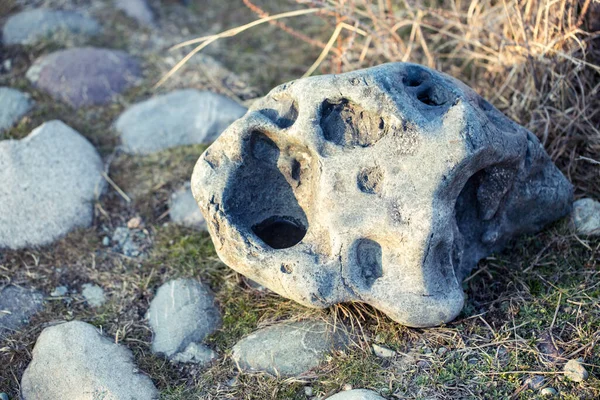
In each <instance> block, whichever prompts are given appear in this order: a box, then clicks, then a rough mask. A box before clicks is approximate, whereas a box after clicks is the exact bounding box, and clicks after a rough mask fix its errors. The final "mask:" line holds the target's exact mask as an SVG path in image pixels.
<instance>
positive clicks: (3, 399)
mask: <svg viewBox="0 0 600 400" xmlns="http://www.w3.org/2000/svg"><path fill="white" fill-rule="evenodd" d="M0 400H9V398H8V395H7V394H6V393H0Z"/></svg>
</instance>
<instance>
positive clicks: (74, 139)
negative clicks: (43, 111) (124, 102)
mask: <svg viewBox="0 0 600 400" xmlns="http://www.w3.org/2000/svg"><path fill="white" fill-rule="evenodd" d="M102 171H103V164H102V160H101V159H100V156H99V155H98V152H97V151H96V149H95V148H94V146H92V144H91V143H90V142H88V141H87V140H86V139H85V138H84V137H83V136H81V135H80V134H79V133H78V132H76V131H75V130H73V129H71V128H70V127H68V126H67V125H65V124H64V123H62V122H61V121H50V122H46V123H44V124H43V125H40V126H39V127H37V128H36V129H34V130H33V131H32V132H31V133H30V134H29V136H27V137H26V138H24V139H22V140H3V141H0V182H1V184H0V248H4V247H8V248H12V249H17V248H22V247H27V246H39V245H45V244H48V243H50V242H52V241H53V240H55V239H57V238H58V237H60V236H63V235H65V234H66V233H67V232H69V231H70V230H72V229H74V228H77V227H86V226H89V225H90V224H91V222H92V217H93V201H94V200H95V199H96V198H97V196H98V195H99V194H100V193H101V192H102V190H103V189H104V186H105V184H106V183H105V182H104V179H103V178H102Z"/></svg>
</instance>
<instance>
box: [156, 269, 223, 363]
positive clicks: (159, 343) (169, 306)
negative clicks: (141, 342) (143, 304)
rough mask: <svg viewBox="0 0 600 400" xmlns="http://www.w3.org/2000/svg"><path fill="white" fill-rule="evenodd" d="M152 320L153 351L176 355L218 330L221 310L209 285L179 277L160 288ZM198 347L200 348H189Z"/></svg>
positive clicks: (170, 356) (184, 356) (183, 356)
mask: <svg viewBox="0 0 600 400" xmlns="http://www.w3.org/2000/svg"><path fill="white" fill-rule="evenodd" d="M148 322H149V325H150V327H151V328H152V332H154V338H153V339H152V352H153V353H156V354H164V355H165V356H167V357H168V358H172V357H173V356H175V355H176V354H177V353H181V352H185V351H186V349H187V348H188V346H189V345H190V344H191V343H201V342H202V340H204V338H205V337H206V336H208V335H210V334H211V333H213V332H214V331H215V330H217V329H218V328H219V326H220V324H221V314H220V312H219V309H218V308H217V306H216V304H215V299H214V296H213V294H212V292H211V291H210V289H209V288H208V287H206V286H205V285H203V284H202V283H200V282H198V281H195V280H193V279H176V280H172V281H169V282H166V283H165V284H163V285H162V286H161V287H160V288H158V290H157V291H156V296H155V297H154V299H152V301H151V302H150V309H149V311H148ZM194 350H198V348H192V349H190V350H189V351H194ZM181 357H182V358H179V360H182V359H183V358H186V357H187V356H186V355H185V354H184V355H182V356H181Z"/></svg>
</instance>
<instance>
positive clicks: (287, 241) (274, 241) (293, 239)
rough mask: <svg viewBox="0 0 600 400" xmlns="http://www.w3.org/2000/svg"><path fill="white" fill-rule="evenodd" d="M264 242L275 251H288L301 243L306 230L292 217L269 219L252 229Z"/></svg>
mask: <svg viewBox="0 0 600 400" xmlns="http://www.w3.org/2000/svg"><path fill="white" fill-rule="evenodd" d="M252 230H253V231H254V233H255V234H256V236H258V237H259V238H260V239H261V240H262V241H263V242H265V243H266V244H268V245H269V246H271V247H272V248H274V249H287V248H288V247H292V246H295V245H296V244H298V243H300V241H301V240H302V238H304V235H306V228H305V227H304V225H302V224H301V223H300V222H299V221H297V220H296V219H294V218H292V217H280V216H274V217H269V218H267V219H266V220H264V221H262V222H261V223H258V224H256V225H254V226H253V227H252Z"/></svg>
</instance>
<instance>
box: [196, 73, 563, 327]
mask: <svg viewBox="0 0 600 400" xmlns="http://www.w3.org/2000/svg"><path fill="white" fill-rule="evenodd" d="M192 191H193V193H194V197H195V199H196V201H197V202H198V203H199V205H200V208H201V210H202V212H203V214H204V217H205V219H206V221H207V224H208V228H209V231H210V233H211V236H212V238H213V241H214V243H215V247H216V250H217V252H218V254H219V256H220V257H221V259H222V260H223V261H224V262H225V263H226V264H228V265H229V266H231V267H232V268H233V269H235V270H237V271H238V272H240V273H242V274H244V275H247V276H248V277H250V278H251V279H253V280H255V281H257V282H258V283H260V284H262V285H264V286H266V287H268V288H269V289H272V290H273V291H275V292H277V293H279V294H281V295H282V296H286V297H289V298H291V299H294V300H296V301H298V302H300V303H302V304H305V305H307V306H313V307H326V306H329V305H331V304H335V303H339V302H347V301H361V302H365V303H369V304H371V305H372V306H374V307H376V308H378V309H380V310H381V311H383V312H385V313H386V314H388V315H389V316H390V317H391V318H392V319H393V320H395V321H397V322H400V323H403V324H406V325H409V326H417V327H422V326H433V325H438V324H441V323H444V322H448V321H450V320H452V319H453V318H455V317H456V316H457V315H458V313H459V312H460V311H461V309H462V307H463V302H464V294H463V291H462V288H461V282H462V280H463V278H465V277H466V276H467V275H468V274H469V272H470V271H471V270H472V269H473V268H474V267H475V266H476V265H477V261H478V260H480V259H481V258H483V257H485V256H486V255H488V254H490V253H491V252H494V251H498V250H500V249H501V248H502V247H503V246H504V244H505V243H506V242H507V240H508V239H510V238H511V237H513V236H515V235H517V234H521V233H525V232H535V231H537V230H539V229H541V228H542V227H543V226H544V225H546V224H547V223H549V222H551V221H554V220H555V219H557V218H560V217H562V216H563V215H565V214H567V213H568V212H569V211H570V208H571V202H572V187H571V184H570V183H569V182H568V181H567V179H566V178H565V177H564V176H563V175H562V174H561V173H560V171H559V170H558V169H557V168H556V167H555V166H554V164H553V163H552V162H551V160H550V158H549V157H548V155H547V154H546V153H545V151H544V149H543V147H542V146H541V144H540V142H539V141H538V139H537V138H536V137H535V135H533V134H532V133H531V132H529V131H527V130H526V129H524V128H523V127H521V126H519V125H518V124H516V123H515V122H513V121H511V120H510V119H508V118H507V117H505V116H504V115H503V114H502V113H500V112H499V111H498V110H496V109H495V108H494V107H493V106H491V105H490V104H489V103H488V102H487V101H485V100H484V99H483V98H481V97H480V96H479V95H477V94H476V93H475V92H474V91H473V90H472V89H470V88H469V87H467V86H466V85H464V84H463V83H462V82H460V81H458V80H456V79H454V78H451V77H450V76H447V75H444V74H441V73H439V72H436V71H434V70H430V69H428V68H425V67H422V66H419V65H415V64H406V63H393V64H386V65H381V66H379V67H375V68H370V69H366V70H361V71H355V72H351V73H346V74H342V75H329V76H319V77H311V78H307V79H302V80H298V81H294V82H290V83H287V84H285V85H282V86H279V87H277V88H276V89H274V90H273V91H271V93H270V94H269V95H267V96H266V97H265V98H264V99H263V100H261V101H259V102H257V103H255V104H254V105H253V106H252V108H251V109H250V110H249V112H248V113H247V114H246V115H245V117H244V118H242V119H240V120H238V121H236V122H235V123H233V124H232V125H231V126H230V127H229V128H228V129H227V130H226V131H225V132H224V133H223V134H222V135H221V136H220V138H219V139H218V140H217V141H216V142H215V143H214V144H213V145H212V146H211V147H210V148H209V149H207V151H206V152H204V154H203V155H202V156H201V157H200V159H199V161H198V163H197V165H196V167H195V170H194V174H193V177H192Z"/></svg>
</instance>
